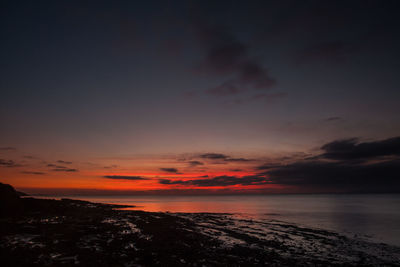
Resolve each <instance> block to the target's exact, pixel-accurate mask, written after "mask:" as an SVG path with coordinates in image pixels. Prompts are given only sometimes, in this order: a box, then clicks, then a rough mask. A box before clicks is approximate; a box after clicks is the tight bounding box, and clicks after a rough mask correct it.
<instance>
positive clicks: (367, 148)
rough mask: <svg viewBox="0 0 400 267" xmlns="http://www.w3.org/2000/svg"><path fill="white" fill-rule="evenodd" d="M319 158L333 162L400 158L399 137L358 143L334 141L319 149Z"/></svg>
mask: <svg viewBox="0 0 400 267" xmlns="http://www.w3.org/2000/svg"><path fill="white" fill-rule="evenodd" d="M321 149H322V150H323V151H324V153H323V154H322V155H320V157H321V158H326V159H334V160H356V159H359V160H361V159H370V158H375V157H382V156H400V137H394V138H389V139H385V140H380V141H373V142H363V143H359V142H358V140H357V138H351V139H345V140H336V141H333V142H330V143H327V144H325V145H323V146H322V147H321Z"/></svg>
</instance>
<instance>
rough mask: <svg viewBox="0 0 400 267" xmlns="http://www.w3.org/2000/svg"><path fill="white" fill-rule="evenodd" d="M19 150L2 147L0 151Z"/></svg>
mask: <svg viewBox="0 0 400 267" xmlns="http://www.w3.org/2000/svg"><path fill="white" fill-rule="evenodd" d="M15 150H17V149H16V148H15V147H11V146H6V147H0V151H15Z"/></svg>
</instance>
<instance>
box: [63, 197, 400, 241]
mask: <svg viewBox="0 0 400 267" xmlns="http://www.w3.org/2000/svg"><path fill="white" fill-rule="evenodd" d="M68 197H69V198H74V199H81V200H87V201H92V202H100V203H113V204H127V205H135V206H136V207H135V208H134V209H138V210H145V211H161V212H166V211H169V212H219V213H235V214H238V215H239V216H249V217H252V218H254V219H260V220H263V219H275V220H282V221H286V222H292V223H296V224H299V225H303V226H308V227H314V228H315V227H316V228H322V229H328V230H334V231H337V232H340V233H343V234H346V235H350V236H354V235H357V236H359V237H361V238H366V239H371V240H372V241H378V242H384V243H388V244H393V245H397V246H400V195H383V194H382V195H379V194H376V195H364V194H361V195H267V196H265V195H262V196H260V195H255V196H68Z"/></svg>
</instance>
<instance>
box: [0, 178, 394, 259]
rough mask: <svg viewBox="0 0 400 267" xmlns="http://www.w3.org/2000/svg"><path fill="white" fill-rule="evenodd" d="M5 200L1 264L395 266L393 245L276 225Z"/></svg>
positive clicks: (233, 217)
mask: <svg viewBox="0 0 400 267" xmlns="http://www.w3.org/2000/svg"><path fill="white" fill-rule="evenodd" d="M2 186H3V185H2ZM8 190H9V189H8ZM3 191H4V190H3ZM14 192H15V191H14ZM9 193H10V192H9ZM3 196H4V194H3ZM10 196H11V198H10ZM7 197H8V198H10V199H9V200H8V202H4V201H5V198H3V197H1V201H2V202H1V217H0V258H1V261H2V266H327V265H328V266H329V265H330V266H336V265H341V266H343V265H346V266H351V265H353V266H399V265H400V248H398V247H394V246H389V245H386V244H379V243H371V242H368V241H365V240H362V239H357V238H349V237H346V236H343V235H341V234H338V233H334V232H330V231H325V230H319V229H309V228H304V227H300V226H297V225H293V224H290V223H286V222H282V221H276V220H270V221H265V220H263V221H257V220H253V219H249V218H244V217H239V216H237V215H235V214H216V213H212V214H210V213H151V212H143V211H133V210H121V209H120V208H123V207H124V206H117V205H107V204H98V203H90V202H85V201H77V200H68V199H62V200H45V199H35V198H30V197H24V198H20V197H19V195H18V194H16V196H13V193H10V194H8V196H7ZM11 199H14V200H11ZM8 205H14V209H10V208H7V206H8Z"/></svg>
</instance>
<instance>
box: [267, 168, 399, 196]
mask: <svg viewBox="0 0 400 267" xmlns="http://www.w3.org/2000/svg"><path fill="white" fill-rule="evenodd" d="M399 174H400V161H399V160H394V161H385V162H378V163H373V164H360V163H355V164H354V163H351V162H324V161H304V162H296V163H293V164H288V165H284V166H280V167H277V168H274V169H272V170H269V171H268V172H266V173H265V175H267V176H268V178H269V179H270V180H271V182H272V183H276V184H283V185H295V186H310V187H317V188H325V189H328V190H331V191H333V192H394V191H396V192H400V179H399Z"/></svg>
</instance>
